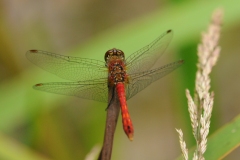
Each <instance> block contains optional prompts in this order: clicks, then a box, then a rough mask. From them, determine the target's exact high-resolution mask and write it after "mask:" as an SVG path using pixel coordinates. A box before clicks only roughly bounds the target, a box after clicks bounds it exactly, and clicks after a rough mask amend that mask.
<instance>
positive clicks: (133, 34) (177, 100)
mask: <svg viewBox="0 0 240 160" xmlns="http://www.w3.org/2000/svg"><path fill="white" fill-rule="evenodd" d="M239 6H240V1H238V0H208V1H207V0H202V1H181V0H161V1H156V0H149V1H144V0H139V1H126V0H123V1H97V0H85V1H76V0H69V1H67V0H61V1H36V0H25V1H17V0H9V1H7V0H2V1H1V2H0V159H3V160H15V159H16V160H19V159H23V160H27V159H54V160H70V159H73V160H75V159H84V158H85V157H86V155H87V154H88V153H89V152H90V151H91V150H92V148H93V147H94V146H99V149H100V146H101V144H102V142H103V134H104V127H105V116H106V112H105V108H106V106H107V104H104V103H100V102H94V101H90V100H84V99H79V98H75V97H68V96H62V95H54V94H51V93H45V92H39V91H35V90H33V89H32V85H34V84H36V83H40V82H54V81H59V82H60V81H62V82H64V81H67V80H63V79H61V78H58V77H56V76H54V75H52V74H50V73H48V72H46V71H44V70H42V69H40V68H38V67H36V66H35V65H34V64H32V63H31V62H29V61H28V60H27V59H26V57H25V53H26V51H27V50H29V49H40V50H46V51H50V52H54V53H58V54H64V55H73V56H78V57H85V58H93V59H97V60H102V61H103V56H104V53H105V52H106V51H107V50H108V49H111V48H113V47H116V48H119V49H121V50H123V51H124V52H125V54H126V56H128V55H130V54H131V53H133V52H134V51H136V50H138V49H140V48H142V47H143V46H145V45H147V44H148V43H149V42H151V41H152V40H154V39H155V38H156V37H157V36H159V35H161V34H162V33H163V32H165V31H166V30H168V29H173V31H174V38H173V40H172V42H171V44H170V45H169V47H168V49H167V50H166V53H165V54H164V55H163V56H162V58H161V60H160V61H159V62H158V64H156V66H161V65H164V64H167V63H170V62H173V61H176V60H179V59H184V60H185V62H186V63H185V64H184V66H183V67H181V68H180V69H178V70H176V71H174V72H173V73H171V74H170V75H168V76H166V77H164V78H162V79H161V80H159V81H157V82H155V83H153V84H152V85H150V86H149V87H148V88H147V89H145V90H144V91H142V92H140V93H139V94H137V95H136V96H135V97H133V98H132V99H130V100H129V101H128V106H129V110H130V114H131V117H132V120H133V124H134V127H135V135H134V141H133V142H130V141H129V140H128V138H127V137H126V135H125V134H124V132H123V130H122V125H121V119H119V121H118V123H119V124H118V127H117V130H116V134H115V141H114V148H113V153H112V159H114V160H123V159H124V160H130V159H131V160H132V159H137V160H146V159H175V158H176V157H177V156H179V155H180V154H181V151H180V147H179V142H178V134H177V133H176V131H175V128H181V129H183V132H184V138H185V140H186V142H187V146H188V148H190V147H192V146H194V144H195V143H194V140H193V138H192V137H193V136H192V133H191V126H190V121H189V115H188V111H187V100H186V98H185V89H186V88H189V89H190V91H191V93H193V89H194V79H195V71H196V62H197V57H196V51H197V44H198V43H199V41H200V34H201V33H202V31H205V30H206V29H207V26H208V24H209V21H210V17H211V14H212V12H213V11H214V10H215V9H216V8H218V7H221V8H223V9H224V12H225V13H224V14H225V15H224V23H223V27H222V34H221V38H220V46H221V48H222V51H221V55H220V58H219V61H218V63H217V65H216V66H215V67H214V69H213V73H212V74H211V78H212V82H211V85H212V88H211V90H213V91H214V93H215V101H214V109H213V117H212V121H211V128H210V134H211V133H213V132H214V131H216V130H217V129H218V128H220V127H221V126H222V125H224V124H225V123H227V122H229V121H231V120H232V119H233V118H234V117H236V116H237V115H238V114H239V113H240V107H239V104H240V99H239V95H240V83H239V82H240V74H239V68H240V63H239V60H240V45H239V44H240V10H239ZM119 118H120V117H119ZM226 138H227V137H226ZM239 156H240V149H239V148H238V149H236V150H235V151H234V152H232V153H230V154H229V155H228V156H227V157H226V158H225V159H231V160H232V159H239Z"/></svg>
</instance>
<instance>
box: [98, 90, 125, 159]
mask: <svg viewBox="0 0 240 160" xmlns="http://www.w3.org/2000/svg"><path fill="white" fill-rule="evenodd" d="M108 101H109V105H108V108H107V120H106V127H105V135H104V142H103V147H102V150H101V153H100V155H99V157H98V160H110V159H111V154H112V146H113V138H114V132H115V129H116V126H117V120H118V115H119V111H120V107H119V106H120V104H119V99H118V97H117V92H116V89H115V88H114V86H110V87H109V88H108Z"/></svg>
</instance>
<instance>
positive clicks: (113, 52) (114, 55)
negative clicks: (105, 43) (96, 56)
mask: <svg viewBox="0 0 240 160" xmlns="http://www.w3.org/2000/svg"><path fill="white" fill-rule="evenodd" d="M104 59H105V62H108V61H109V60H110V59H121V60H124V59H125V56H124V53H123V51H121V50H120V49H116V48H113V49H110V50H108V51H107V52H106V53H105V56H104Z"/></svg>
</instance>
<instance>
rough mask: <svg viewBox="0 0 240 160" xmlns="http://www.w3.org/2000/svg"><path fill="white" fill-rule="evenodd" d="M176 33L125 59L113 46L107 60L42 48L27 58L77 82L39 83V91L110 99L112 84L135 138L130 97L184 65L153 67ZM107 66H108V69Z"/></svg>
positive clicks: (127, 130) (125, 122)
mask: <svg viewBox="0 0 240 160" xmlns="http://www.w3.org/2000/svg"><path fill="white" fill-rule="evenodd" d="M172 36H173V32H172V30H168V31H166V32H165V33H163V34H162V35H161V36H159V37H158V38H157V39H155V40H154V41H153V42H152V43H150V44H149V45H147V46H145V47H143V48H141V49H140V50H138V51H136V52H134V53H133V54H131V55H130V56H129V57H128V58H126V60H125V56H124V53H123V51H121V50H119V49H116V48H113V49H110V50H108V51H107V52H106V53H105V57H104V58H105V62H102V61H98V60H94V59H87V58H79V57H70V56H63V55H58V54H54V53H50V52H46V51H41V50H29V51H28V52H27V53H26V56H27V58H28V59H29V60H30V61H31V62H33V63H34V64H36V65H37V66H39V67H41V68H43V69H45V70H47V71H49V72H51V73H53V74H55V75H57V76H59V77H61V78H64V79H67V80H71V81H74V82H52V83H39V84H36V85H34V86H33V88H34V89H36V90H41V91H46V92H51V93H57V94H63V95H70V96H76V97H80V98H85V99H91V100H96V101H100V102H108V85H111V86H114V87H115V88H116V91H117V94H118V97H119V102H120V107H121V113H122V123H123V129H124V131H125V133H126V135H127V136H128V138H129V139H130V140H132V139H133V132H134V130H133V125H132V121H131V119H130V115H129V112H128V108H127V103H126V100H128V99H130V98H131V97H133V96H134V95H136V94H137V93H138V92H140V91H141V90H143V89H144V88H146V87H147V86H148V85H150V84H151V83H152V82H154V81H156V80H158V79H160V78H162V77H163V76H165V75H167V74H168V73H170V72H171V71H173V70H175V69H176V68H178V67H179V66H181V65H182V64H183V62H184V61H183V60H179V61H176V62H173V63H170V64H167V65H164V66H162V67H160V68H155V69H150V68H151V67H152V66H153V65H154V64H155V62H156V61H157V60H158V59H159V57H160V56H161V55H162V54H163V52H164V51H165V49H166V48H167V46H168V44H169V42H170V41H171V39H172ZM106 68H107V69H106Z"/></svg>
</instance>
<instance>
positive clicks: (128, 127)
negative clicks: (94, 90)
mask: <svg viewBox="0 0 240 160" xmlns="http://www.w3.org/2000/svg"><path fill="white" fill-rule="evenodd" d="M116 89H117V93H118V97H119V101H120V107H121V111H122V123H123V129H124V131H125V133H126V135H127V136H128V138H129V139H130V140H131V141H132V140H133V132H134V131H133V125H132V121H131V118H130V115H129V112H128V108H127V102H126V94H125V88H124V83H117V84H116Z"/></svg>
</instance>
